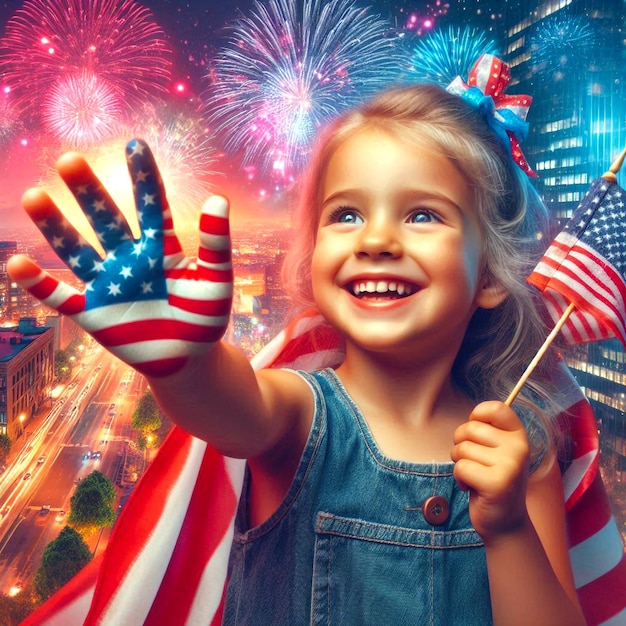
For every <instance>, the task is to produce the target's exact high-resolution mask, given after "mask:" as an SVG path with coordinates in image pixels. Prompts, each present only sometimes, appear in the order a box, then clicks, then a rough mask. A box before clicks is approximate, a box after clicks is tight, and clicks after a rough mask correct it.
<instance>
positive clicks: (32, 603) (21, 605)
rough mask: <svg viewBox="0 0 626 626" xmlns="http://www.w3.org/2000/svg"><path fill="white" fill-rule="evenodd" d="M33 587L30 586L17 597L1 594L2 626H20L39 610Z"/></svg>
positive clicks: (0, 616) (0, 624)
mask: <svg viewBox="0 0 626 626" xmlns="http://www.w3.org/2000/svg"><path fill="white" fill-rule="evenodd" d="M33 596H34V594H33V590H32V585H31V584H28V585H26V587H24V588H23V589H22V590H21V591H20V592H19V593H18V594H17V595H15V596H12V597H11V596H6V595H4V594H0V626H18V624H21V623H22V622H23V621H24V620H25V619H26V618H27V617H28V616H29V615H30V614H31V613H32V612H33V611H34V610H35V608H37V604H38V603H37V601H36V599H35V598H34V597H33Z"/></svg>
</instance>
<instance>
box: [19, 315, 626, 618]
mask: <svg viewBox="0 0 626 626" xmlns="http://www.w3.org/2000/svg"><path fill="white" fill-rule="evenodd" d="M342 354H343V352H342V345H341V341H340V338H339V336H338V335H337V334H336V333H335V332H334V331H333V330H332V329H330V328H329V327H328V326H327V325H325V324H324V323H323V319H322V317H321V316H320V315H319V314H318V313H317V312H316V311H308V312H306V313H304V314H302V315H301V316H300V317H299V318H297V319H296V320H295V321H294V322H292V323H291V324H290V325H289V326H288V328H287V329H285V330H284V331H283V332H282V333H281V334H280V335H278V336H277V337H276V339H274V340H273V341H272V342H271V343H270V344H268V345H267V346H266V347H265V348H264V349H263V350H262V351H261V352H260V353H259V355H258V356H257V357H255V358H254V359H253V365H254V367H255V368H261V367H293V368H296V369H304V370H309V371H311V370H315V369H320V368H323V367H334V366H337V365H338V364H339V363H340V362H341V359H342ZM553 383H554V385H556V386H557V387H558V389H559V394H560V396H561V397H562V398H564V400H563V401H562V404H563V406H566V407H567V409H566V410H565V411H564V412H563V414H561V415H559V416H555V417H554V419H559V420H560V421H562V423H563V424H566V425H567V428H568V430H569V432H570V433H571V440H572V442H573V446H572V449H573V458H572V459H571V463H569V465H568V466H567V469H566V470H565V471H564V473H563V487H564V499H565V503H566V509H567V524H568V530H569V540H570V554H571V559H572V564H573V568H574V576H575V580H576V586H577V588H578V592H579V595H580V598H581V602H582V605H583V608H584V611H585V615H586V617H587V620H588V623H589V624H590V625H596V624H597V625H599V624H604V625H605V626H610V625H617V624H623V623H626V597H625V590H626V559H625V558H624V550H623V545H622V541H621V538H620V534H619V531H618V529H617V525H616V523H615V519H614V518H613V516H612V515H611V510H610V506H609V499H608V497H607V494H606V491H605V489H604V485H603V483H602V480H601V477H600V474H599V472H598V435H597V428H596V424H595V419H594V416H593V414H592V412H591V409H590V406H589V404H588V402H587V401H586V399H585V397H584V396H583V394H582V392H581V390H580V388H579V387H578V385H577V384H576V383H575V381H574V380H573V378H572V377H571V375H570V374H569V372H568V371H567V369H566V368H565V367H563V368H562V369H559V370H558V371H556V372H555V380H554V381H553ZM243 472H244V461H241V460H236V459H229V458H225V457H222V456H220V455H219V454H217V453H216V452H215V451H214V450H213V449H212V448H211V447H210V446H208V445H207V444H206V443H205V442H203V441H200V440H198V439H195V438H194V437H192V436H191V435H189V434H187V433H186V432H185V431H183V430H182V429H180V428H177V427H175V428H174V429H173V430H172V432H171V433H170V435H169V436H168V437H167V439H166V440H165V441H164V442H163V445H162V446H161V449H160V450H159V452H158V454H157V455H156V457H155V458H154V460H153V462H152V463H151V465H150V466H149V467H148V469H147V471H146V472H145V474H144V475H143V477H142V478H141V480H140V482H139V484H138V485H137V487H136V488H135V490H134V492H133V494H132V496H131V498H130V499H129V501H128V503H127V504H126V506H125V508H124V509H123V511H122V513H121V515H120V518H119V520H118V521H117V523H116V525H115V527H114V529H113V533H112V535H111V539H110V541H109V544H108V547H107V549H106V551H105V553H104V555H103V556H101V557H98V558H97V559H95V560H94V561H92V562H91V563H90V564H89V565H87V566H86V567H85V568H84V569H83V570H82V571H81V572H80V573H79V574H78V575H77V576H76V577H75V578H74V579H72V580H71V581H70V582H69V583H68V584H67V585H66V586H65V587H63V588H62V589H61V590H60V591H59V592H58V593H57V594H56V595H55V596H53V597H52V598H51V599H50V600H48V602H46V603H45V604H44V605H42V606H41V607H40V608H39V609H38V610H37V611H36V612H35V613H34V614H33V615H31V616H30V617H29V618H28V619H27V620H26V621H25V622H24V623H23V626H78V625H79V624H86V625H89V626H95V625H97V624H103V625H110V626H122V625H123V626H138V625H140V624H146V625H149V626H157V625H158V626H162V625H163V624H167V626H183V625H185V626H217V625H218V624H220V623H221V618H222V602H223V598H224V590H225V588H226V584H227V564H228V556H229V550H230V544H231V539H232V533H233V524H234V517H235V512H236V508H237V503H238V498H239V495H240V493H241V486H242V479H243Z"/></svg>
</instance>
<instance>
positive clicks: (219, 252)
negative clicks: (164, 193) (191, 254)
mask: <svg viewBox="0 0 626 626" xmlns="http://www.w3.org/2000/svg"><path fill="white" fill-rule="evenodd" d="M228 213H229V205H228V200H227V199H226V198H224V197H222V196H212V197H211V198H209V199H208V200H207V201H206V202H205V203H204V206H203V207H202V215H201V217H200V247H199V250H198V274H199V276H200V278H203V279H205V280H211V281H213V282H232V279H233V276H232V261H231V240H230V226H229V222H228Z"/></svg>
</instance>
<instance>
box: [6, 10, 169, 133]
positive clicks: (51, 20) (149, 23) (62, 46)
mask: <svg viewBox="0 0 626 626" xmlns="http://www.w3.org/2000/svg"><path fill="white" fill-rule="evenodd" d="M0 52H1V60H0V72H2V74H3V77H4V81H5V84H6V85H9V86H10V88H11V89H12V91H13V94H14V97H15V102H16V103H17V104H18V105H19V106H20V108H21V109H22V110H25V111H28V112H31V113H33V112H37V108H38V106H39V103H40V102H41V100H42V99H43V98H45V97H46V96H47V95H48V94H49V93H50V92H51V91H52V90H55V91H56V92H57V94H58V93H61V92H63V91H64V90H65V87H64V86H63V85H60V84H59V82H60V81H61V80H63V79H65V78H66V77H67V76H70V75H71V76H73V77H74V80H79V79H77V78H76V77H77V76H83V75H84V74H83V73H84V72H88V73H89V74H91V75H92V76H94V77H96V78H97V80H98V81H106V82H107V83H108V84H109V85H111V86H113V88H114V89H115V90H117V92H118V93H117V97H118V98H119V100H120V101H124V102H126V103H127V104H129V105H132V104H133V103H137V102H140V101H141V100H143V99H144V98H145V96H146V95H147V94H151V93H154V92H159V91H163V90H164V89H165V88H166V86H167V82H168V80H169V76H170V66H171V60H170V50H169V47H168V45H167V44H166V42H165V39H164V38H163V32H162V30H161V28H160V27H159V26H158V25H157V24H156V23H155V22H154V21H153V19H152V14H151V13H150V12H149V11H148V10H147V9H145V8H143V7H141V6H140V5H139V4H137V3H135V2H133V1H132V0H65V1H61V0H58V1H54V0H52V1H51V0H27V1H26V2H25V3H24V5H23V7H22V8H21V9H19V10H18V11H17V12H16V13H15V15H14V16H13V17H12V18H11V19H10V20H9V21H8V23H7V26H6V31H5V36H4V38H3V39H2V41H0ZM99 84H102V83H101V82H100V83H99ZM101 102H102V99H101ZM59 123H60V122H59ZM61 126H64V124H61Z"/></svg>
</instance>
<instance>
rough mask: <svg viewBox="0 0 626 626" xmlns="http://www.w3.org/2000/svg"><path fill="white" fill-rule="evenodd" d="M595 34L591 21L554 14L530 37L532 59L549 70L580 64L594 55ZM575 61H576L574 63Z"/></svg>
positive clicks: (579, 65) (574, 16)
mask: <svg viewBox="0 0 626 626" xmlns="http://www.w3.org/2000/svg"><path fill="white" fill-rule="evenodd" d="M594 42H595V33H594V30H593V27H592V26H591V20H589V19H588V18H584V17H582V16H576V15H565V16H564V15H554V16H551V17H549V18H547V19H545V20H543V22H541V23H540V24H539V25H538V27H537V30H536V31H535V33H534V35H533V37H532V38H531V40H530V49H531V54H532V59H533V61H535V62H536V63H537V64H538V65H540V66H541V67H542V68H545V69H547V70H549V71H553V70H563V69H565V68H566V67H567V65H568V64H569V65H570V67H572V66H578V67H581V66H582V65H581V62H584V61H585V60H588V59H589V57H590V55H591V54H592V51H593V48H594ZM574 61H575V62H574Z"/></svg>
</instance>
